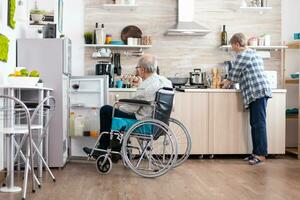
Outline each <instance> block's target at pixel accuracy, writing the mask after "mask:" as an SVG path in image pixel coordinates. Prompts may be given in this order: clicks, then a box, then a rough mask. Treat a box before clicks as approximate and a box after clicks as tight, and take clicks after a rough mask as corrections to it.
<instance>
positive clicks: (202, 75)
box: [190, 69, 207, 85]
mask: <svg viewBox="0 0 300 200" xmlns="http://www.w3.org/2000/svg"><path fill="white" fill-rule="evenodd" d="M206 84H207V81H206V72H201V69H194V71H193V72H190V85H206Z"/></svg>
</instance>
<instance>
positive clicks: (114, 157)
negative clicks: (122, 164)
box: [111, 154, 122, 163]
mask: <svg viewBox="0 0 300 200" xmlns="http://www.w3.org/2000/svg"><path fill="white" fill-rule="evenodd" d="M120 159H122V156H121V155H119V154H112V155H111V161H112V162H113V163H118V161H119V160H120Z"/></svg>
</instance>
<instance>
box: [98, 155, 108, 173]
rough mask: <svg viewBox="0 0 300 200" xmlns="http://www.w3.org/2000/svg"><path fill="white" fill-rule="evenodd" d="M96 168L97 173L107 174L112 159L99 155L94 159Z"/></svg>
mask: <svg viewBox="0 0 300 200" xmlns="http://www.w3.org/2000/svg"><path fill="white" fill-rule="evenodd" d="M96 168H97V171H98V172H99V174H108V173H109V172H110V170H111V169H112V161H111V159H110V157H108V156H106V155H101V156H99V157H98V159H97V160H96Z"/></svg>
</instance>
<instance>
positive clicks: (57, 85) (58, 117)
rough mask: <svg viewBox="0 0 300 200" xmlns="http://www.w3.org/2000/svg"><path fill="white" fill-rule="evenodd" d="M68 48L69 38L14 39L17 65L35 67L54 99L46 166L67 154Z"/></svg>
mask: <svg viewBox="0 0 300 200" xmlns="http://www.w3.org/2000/svg"><path fill="white" fill-rule="evenodd" d="M71 48H72V47H71V41H70V40H69V39H18V40H17V66H18V67H26V68H27V69H29V70H38V71H39V72H40V74H41V79H42V81H43V84H44V86H45V87H48V88H52V89H53V92H52V96H54V97H55V99H56V110H55V113H54V116H53V118H52V121H51V124H50V126H49V147H48V155H46V157H48V163H49V166H50V167H63V166H64V165H65V164H66V162H67V158H68V146H69V144H68V127H69V126H68V124H69V121H68V120H69V113H70V112H69V95H68V94H69V92H68V89H69V82H70V81H69V79H70V76H71ZM46 152H47V151H46Z"/></svg>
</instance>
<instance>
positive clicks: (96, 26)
mask: <svg viewBox="0 0 300 200" xmlns="http://www.w3.org/2000/svg"><path fill="white" fill-rule="evenodd" d="M97 29H98V22H96V25H95V30H94V41H93V43H94V44H97V41H98V37H97Z"/></svg>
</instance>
